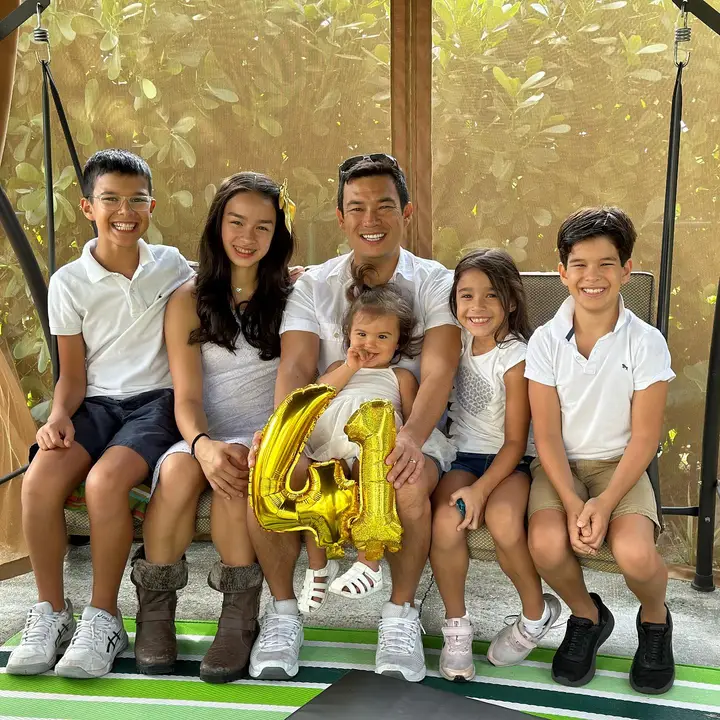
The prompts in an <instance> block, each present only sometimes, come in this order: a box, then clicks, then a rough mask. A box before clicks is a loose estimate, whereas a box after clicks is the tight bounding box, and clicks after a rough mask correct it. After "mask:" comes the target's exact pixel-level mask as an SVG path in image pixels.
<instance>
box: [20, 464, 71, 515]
mask: <svg viewBox="0 0 720 720" xmlns="http://www.w3.org/2000/svg"><path fill="white" fill-rule="evenodd" d="M64 488H65V486H64V484H63V483H61V482H53V478H52V477H50V476H48V474H47V472H43V471H42V469H41V468H38V466H37V465H33V464H31V465H30V467H29V468H28V469H27V471H26V472H25V475H24V476H23V481H22V490H21V498H22V506H23V509H24V510H34V509H36V508H43V507H48V506H62V505H64V504H65V500H66V499H67V495H68V494H69V493H67V492H66V491H65V489H64Z"/></svg>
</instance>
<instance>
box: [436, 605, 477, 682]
mask: <svg viewBox="0 0 720 720" xmlns="http://www.w3.org/2000/svg"><path fill="white" fill-rule="evenodd" d="M442 634H443V637H444V638H445V642H443V648H442V652H441V653H440V674H441V675H442V676H443V677H444V678H445V679H446V680H450V682H455V681H460V682H462V681H463V680H472V679H473V678H474V677H475V662H474V661H473V651H472V642H473V626H472V623H471V622H470V620H468V618H465V617H462V618H449V619H448V620H446V621H445V622H444V624H443V628H442Z"/></svg>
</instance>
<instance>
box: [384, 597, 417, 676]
mask: <svg viewBox="0 0 720 720" xmlns="http://www.w3.org/2000/svg"><path fill="white" fill-rule="evenodd" d="M422 632H423V628H422V625H420V615H419V614H418V611H417V610H416V609H415V608H414V607H410V603H405V604H404V605H402V606H400V605H395V603H391V602H386V603H385V604H384V605H383V609H382V619H381V620H380V625H379V626H378V646H377V652H376V654H375V672H376V673H377V674H378V675H390V676H392V677H397V678H401V679H403V680H407V681H408V682H420V681H421V680H422V679H423V678H424V677H425V653H424V652H423V644H422Z"/></svg>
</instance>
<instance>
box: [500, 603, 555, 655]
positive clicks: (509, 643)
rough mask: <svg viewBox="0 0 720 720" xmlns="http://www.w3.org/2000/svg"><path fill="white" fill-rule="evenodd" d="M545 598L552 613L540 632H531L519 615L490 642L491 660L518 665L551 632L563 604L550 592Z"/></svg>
mask: <svg viewBox="0 0 720 720" xmlns="http://www.w3.org/2000/svg"><path fill="white" fill-rule="evenodd" d="M543 598H544V599H545V605H546V606H547V608H548V610H549V611H550V613H549V618H548V620H547V621H546V622H545V624H544V625H543V626H542V628H541V629H540V630H539V631H538V632H535V633H530V632H529V631H528V629H527V628H526V627H525V625H524V623H523V622H522V616H518V619H517V620H516V621H515V622H514V623H513V624H512V625H508V626H507V627H505V628H503V629H502V630H501V631H500V632H499V633H498V634H497V635H496V636H495V637H494V639H493V641H492V642H491V643H490V647H489V648H488V653H487V659H488V661H489V662H491V663H492V664H493V665H496V666H498V667H506V666H508V665H517V663H521V662H522V661H523V660H524V659H525V658H526V657H527V656H528V655H529V654H530V652H531V651H532V650H534V649H535V648H536V647H537V644H538V642H540V640H542V639H543V638H544V637H545V636H546V635H547V634H548V632H550V629H551V628H552V626H553V625H554V624H555V623H556V622H557V619H558V618H559V617H560V613H561V612H562V606H561V605H560V601H559V600H558V599H557V598H556V597H555V596H554V595H550V593H546V594H544V595H543Z"/></svg>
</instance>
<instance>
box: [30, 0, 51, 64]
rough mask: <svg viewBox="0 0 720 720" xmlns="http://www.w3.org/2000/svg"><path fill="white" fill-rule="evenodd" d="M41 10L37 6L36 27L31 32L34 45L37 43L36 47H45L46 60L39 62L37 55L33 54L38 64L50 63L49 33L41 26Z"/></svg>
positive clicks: (36, 53)
mask: <svg viewBox="0 0 720 720" xmlns="http://www.w3.org/2000/svg"><path fill="white" fill-rule="evenodd" d="M41 13H42V8H41V6H40V5H39V4H38V5H37V25H36V26H35V29H34V30H33V34H32V39H33V42H34V43H37V44H38V45H45V48H46V50H47V60H41V59H40V55H39V53H38V52H37V51H36V52H35V57H36V58H37V61H38V62H47V63H49V62H50V31H49V30H48V29H47V28H44V27H43V26H42V16H41Z"/></svg>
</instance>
